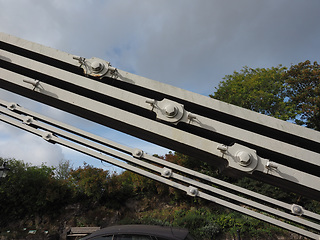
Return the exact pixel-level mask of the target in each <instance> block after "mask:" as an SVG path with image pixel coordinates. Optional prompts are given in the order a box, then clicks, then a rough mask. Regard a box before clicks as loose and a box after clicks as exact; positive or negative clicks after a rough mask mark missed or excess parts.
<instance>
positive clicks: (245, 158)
mask: <svg viewBox="0 0 320 240" xmlns="http://www.w3.org/2000/svg"><path fill="white" fill-rule="evenodd" d="M236 156H237V158H238V160H239V164H240V165H241V166H248V165H249V164H250V163H251V157H252V156H251V154H250V153H248V152H245V151H240V152H238V153H237V154H236Z"/></svg>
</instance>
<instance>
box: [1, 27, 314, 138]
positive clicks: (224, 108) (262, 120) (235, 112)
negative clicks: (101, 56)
mask: <svg viewBox="0 0 320 240" xmlns="http://www.w3.org/2000/svg"><path fill="white" fill-rule="evenodd" d="M0 41H3V42H5V43H8V44H11V45H13V46H17V47H21V48H23V49H27V50H29V51H32V52H35V53H39V54H42V55H44V56H47V57H50V58H52V59H57V60H59V61H63V62H65V63H68V64H70V65H73V66H80V64H79V62H78V60H77V59H74V57H76V56H74V55H71V54H68V53H65V52H62V51H59V50H56V49H52V48H49V47H45V46H43V45H40V44H37V43H33V42H30V41H27V40H24V39H20V38H17V37H15V36H12V35H8V34H6V33H0ZM78 58H79V57H78ZM117 71H118V72H119V76H120V78H121V79H122V81H125V82H128V83H132V84H134V85H135V86H141V87H144V88H146V89H150V90H152V91H156V92H160V93H166V94H167V95H169V96H174V97H175V98H179V99H183V100H186V101H188V102H196V103H197V104H199V105H201V106H204V107H206V108H210V109H213V110H216V111H218V112H223V113H226V114H228V115H231V116H235V117H239V118H240V119H244V120H246V121H251V122H253V123H258V124H261V125H263V126H267V127H270V128H272V129H276V130H279V131H281V132H289V133H291V134H294V135H296V136H299V137H304V138H306V139H310V140H313V141H315V142H320V133H319V132H315V131H313V130H311V129H306V128H304V127H300V126H297V125H295V124H292V123H289V122H284V121H281V120H279V119H275V118H272V117H269V116H266V115H262V114H259V113H256V112H253V111H249V110H247V109H243V108H240V107H237V106H234V105H231V104H227V103H224V102H221V101H217V100H214V99H210V98H208V97H205V96H203V95H200V94H196V93H192V92H189V91H186V90H184V89H180V88H176V87H173V86H171V85H168V84H164V83H161V82H157V81H154V80H151V79H148V78H144V77H141V76H138V75H135V74H132V73H128V72H125V71H122V70H120V69H117Z"/></svg>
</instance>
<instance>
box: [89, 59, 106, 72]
mask: <svg viewBox="0 0 320 240" xmlns="http://www.w3.org/2000/svg"><path fill="white" fill-rule="evenodd" d="M103 67H104V65H103V64H102V63H101V62H98V61H94V62H93V63H91V68H92V70H93V71H94V72H101V71H102V69H103Z"/></svg>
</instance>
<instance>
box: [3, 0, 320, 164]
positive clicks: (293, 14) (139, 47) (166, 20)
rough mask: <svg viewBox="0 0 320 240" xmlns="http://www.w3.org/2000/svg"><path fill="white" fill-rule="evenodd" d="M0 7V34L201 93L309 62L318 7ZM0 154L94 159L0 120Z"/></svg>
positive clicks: (285, 1) (293, 0) (147, 0)
mask: <svg viewBox="0 0 320 240" xmlns="http://www.w3.org/2000/svg"><path fill="white" fill-rule="evenodd" d="M0 9H1V10H0V11H1V14H0V31H1V32H4V33H8V34H12V35H15V36H17V37H20V38H24V39H26V40H29V41H34V42H37V43H40V44H43V45H46V46H50V47H53V48H56V49H59V50H63V51H66V52H68V53H71V54H75V55H79V56H83V57H86V58H91V57H99V58H103V59H105V60H107V61H109V62H111V64H112V65H113V66H115V67H117V68H119V69H122V70H125V71H128V72H132V73H135V74H138V75H141V76H144V77H148V78H151V79H154V80H157V81H161V82H164V83H168V84H171V85H174V86H177V87H181V88H184V89H187V90H190V91H193V92H196V93H200V94H203V95H209V94H211V93H213V92H214V91H215V87H217V86H218V83H219V82H220V81H222V80H223V77H224V76H225V75H227V74H232V73H233V71H239V70H241V68H242V67H244V66H249V67H252V68H256V67H260V68H262V67H265V68H268V67H272V66H277V65H279V64H282V65H284V66H287V67H290V65H291V64H297V63H299V62H302V61H305V60H311V61H319V52H320V51H319V50H320V47H319V43H320V28H319V22H320V15H319V11H320V1H319V0H304V1H302V0H268V1H266V0H105V1H103V0H100V1H99V0H92V1H90V0H68V1H66V0H47V1H46V0H29V1H28V0H0ZM0 98H2V99H4V100H6V101H13V102H18V103H19V104H20V105H22V106H24V107H28V108H31V109H32V110H35V111H38V112H41V113H45V114H46V115H49V116H52V117H54V118H56V119H59V120H62V121H63V120H65V121H67V122H68V121H69V122H72V123H74V124H76V126H77V127H80V128H82V129H85V130H89V131H90V130H92V131H93V132H99V133H101V134H102V135H105V136H106V137H108V138H111V139H112V140H115V141H118V142H121V143H124V144H125V145H128V146H131V147H139V148H142V149H143V150H144V151H146V152H148V153H150V154H153V153H158V154H164V153H166V152H167V149H162V148H156V147H155V146H154V145H150V144H146V143H145V142H142V141H139V140H137V139H134V138H127V137H124V136H123V135H118V134H117V133H116V132H114V131H111V130H108V129H103V130H99V131H97V129H100V127H99V126H98V125H96V124H92V123H89V122H87V121H82V120H81V119H78V118H76V117H74V116H70V115H67V114H64V113H62V112H60V111H57V110H55V109H53V108H47V107H45V106H42V105H39V104H36V103H35V102H33V101H28V100H27V99H24V98H22V97H19V96H16V95H14V94H11V93H9V92H6V91H3V90H0ZM0 156H1V157H14V158H17V159H23V160H25V161H27V162H31V163H32V164H35V165H39V164H41V162H46V163H47V164H48V165H57V164H58V162H59V161H60V160H61V159H64V160H70V161H71V162H73V163H74V166H77V164H80V165H81V164H82V163H83V162H84V161H86V162H88V163H90V164H94V163H95V161H96V160H93V159H91V158H88V157H85V156H83V155H82V154H79V153H76V152H73V151H71V150H67V149H65V148H62V147H60V146H57V145H51V144H48V143H46V142H45V141H43V140H42V139H41V138H37V137H34V136H32V135H30V134H28V133H25V132H23V131H20V130H18V129H15V128H13V127H11V126H9V125H7V124H4V123H0ZM96 162H98V161H96ZM99 164H100V163H99ZM99 164H98V165H97V166H100V167H106V168H110V169H112V167H111V166H108V165H106V164H105V166H103V165H101V164H100V165H99Z"/></svg>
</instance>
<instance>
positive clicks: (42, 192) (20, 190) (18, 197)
mask: <svg viewBox="0 0 320 240" xmlns="http://www.w3.org/2000/svg"><path fill="white" fill-rule="evenodd" d="M2 161H4V160H3V159H0V163H1V162H2ZM6 161H7V162H8V166H9V168H10V172H9V173H8V175H7V177H6V178H5V179H2V181H1V183H0V206H1V215H2V216H6V217H5V218H0V226H4V225H5V224H6V223H8V222H9V221H10V220H16V219H21V218H23V217H27V216H35V215H42V214H43V213H58V211H57V210H59V209H60V208H61V206H63V205H64V204H66V203H67V202H68V201H69V200H70V197H69V196H71V194H69V193H70V190H69V187H68V186H67V185H66V184H64V183H63V182H61V181H59V180H57V179H55V178H54V177H53V176H54V174H53V171H54V168H52V167H47V166H45V165H41V166H39V167H38V166H31V165H29V164H27V163H24V162H23V161H18V160H15V159H7V160H6Z"/></svg>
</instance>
